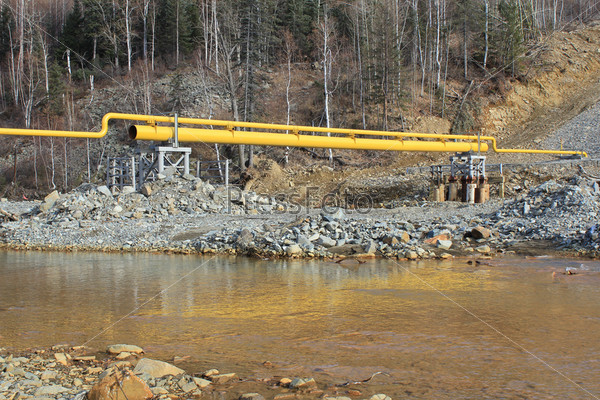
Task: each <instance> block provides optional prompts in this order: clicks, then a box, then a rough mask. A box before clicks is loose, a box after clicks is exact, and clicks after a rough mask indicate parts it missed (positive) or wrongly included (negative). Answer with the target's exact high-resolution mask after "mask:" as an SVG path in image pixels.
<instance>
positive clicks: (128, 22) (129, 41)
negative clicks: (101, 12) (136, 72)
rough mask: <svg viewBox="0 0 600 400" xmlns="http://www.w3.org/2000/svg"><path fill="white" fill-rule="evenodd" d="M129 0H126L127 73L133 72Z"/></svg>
mask: <svg viewBox="0 0 600 400" xmlns="http://www.w3.org/2000/svg"><path fill="white" fill-rule="evenodd" d="M129 14H130V9H129V0H125V40H126V41H127V71H129V72H131V56H132V54H131V28H130V21H129V17H130V16H129Z"/></svg>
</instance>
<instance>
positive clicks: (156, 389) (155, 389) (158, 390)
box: [150, 386, 169, 396]
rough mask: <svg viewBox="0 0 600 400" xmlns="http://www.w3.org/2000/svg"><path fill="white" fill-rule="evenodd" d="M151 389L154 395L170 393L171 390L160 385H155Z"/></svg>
mask: <svg viewBox="0 0 600 400" xmlns="http://www.w3.org/2000/svg"><path fill="white" fill-rule="evenodd" d="M150 391H151V392H152V394H153V395H155V396H160V395H161V394H169V391H168V390H167V389H165V388H162V387H160V386H158V387H153V388H150Z"/></svg>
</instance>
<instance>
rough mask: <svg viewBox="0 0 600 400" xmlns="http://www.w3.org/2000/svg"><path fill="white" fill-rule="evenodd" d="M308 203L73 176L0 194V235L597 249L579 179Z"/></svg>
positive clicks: (285, 245)
mask: <svg viewBox="0 0 600 400" xmlns="http://www.w3.org/2000/svg"><path fill="white" fill-rule="evenodd" d="M309 200H311V201H310V202H305V200H303V202H302V203H300V202H297V201H294V199H290V198H286V197H285V196H268V195H260V194H257V193H254V192H250V191H242V190H240V189H238V188H235V187H229V188H226V187H215V186H213V185H211V184H210V183H207V182H204V181H202V180H200V179H197V178H195V177H193V176H191V175H188V176H184V177H178V176H176V175H173V174H171V175H165V176H161V179H160V180H158V181H156V182H153V183H151V184H146V185H144V187H143V188H142V189H141V191H140V192H136V191H135V190H133V188H128V187H125V188H124V189H123V190H122V191H121V192H120V193H118V194H113V193H112V192H111V191H110V190H109V189H108V188H107V187H105V186H96V185H92V184H84V185H82V186H80V187H78V188H77V189H75V190H73V191H72V192H70V193H66V194H59V193H58V192H56V191H55V192H52V193H50V194H49V195H48V196H47V197H46V199H45V200H44V201H42V202H27V201H24V202H8V201H3V202H1V203H0V217H2V218H3V219H4V221H3V222H2V224H1V225H0V243H2V245H3V246H4V247H6V248H16V249H43V250H61V251H149V252H178V253H203V254H230V255H249V256H257V257H268V258H275V257H306V258H343V257H348V256H353V257H390V258H399V259H409V260H416V259H424V258H450V257H453V256H468V255H472V254H477V255H486V256H491V255H494V254H497V253H505V252H511V251H516V252H517V253H519V252H526V251H530V250H532V249H535V248H537V249H538V250H539V251H560V252H564V253H565V254H569V255H580V256H591V257H594V256H598V254H600V251H599V249H600V239H599V225H598V212H599V211H600V188H599V183H598V180H597V179H596V178H595V177H594V176H591V175H585V174H580V175H574V176H572V177H562V178H557V179H551V180H547V181H545V182H543V183H542V184H539V185H537V186H535V185H531V186H530V188H529V190H527V191H525V190H521V191H520V194H517V195H516V197H514V198H513V199H507V200H500V199H493V200H492V201H489V202H488V203H486V204H476V205H467V204H464V203H452V202H445V203H432V202H427V201H419V200H414V199H412V200H406V201H396V202H394V204H393V207H392V206H390V207H389V208H386V207H385V205H384V207H381V208H365V209H344V208H338V207H334V206H333V205H330V204H329V203H328V202H327V201H325V202H321V201H320V199H316V200H317V201H313V200H314V199H309ZM319 205H321V207H318V206H319ZM307 206H308V207H307Z"/></svg>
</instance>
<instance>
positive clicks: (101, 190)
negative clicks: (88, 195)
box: [96, 185, 113, 197]
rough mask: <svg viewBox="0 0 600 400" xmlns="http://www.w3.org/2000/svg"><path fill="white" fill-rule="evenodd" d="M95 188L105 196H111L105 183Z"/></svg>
mask: <svg viewBox="0 0 600 400" xmlns="http://www.w3.org/2000/svg"><path fill="white" fill-rule="evenodd" d="M96 190H97V191H98V193H102V194H103V195H105V196H108V197H113V194H112V192H111V191H110V189H109V188H108V186H106V185H102V186H98V187H97V188H96Z"/></svg>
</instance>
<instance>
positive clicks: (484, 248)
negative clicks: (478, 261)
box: [475, 244, 492, 254]
mask: <svg viewBox="0 0 600 400" xmlns="http://www.w3.org/2000/svg"><path fill="white" fill-rule="evenodd" d="M475 251H476V252H478V253H482V254H487V253H491V252H492V249H491V248H490V246H488V245H487V244H486V245H483V246H478V247H475Z"/></svg>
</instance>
